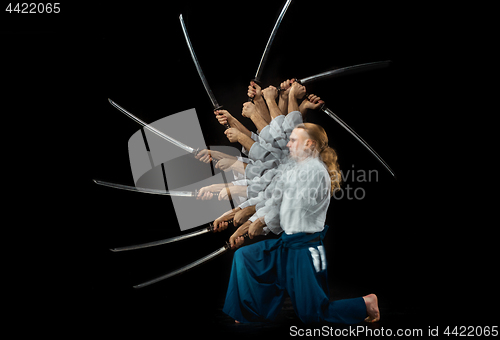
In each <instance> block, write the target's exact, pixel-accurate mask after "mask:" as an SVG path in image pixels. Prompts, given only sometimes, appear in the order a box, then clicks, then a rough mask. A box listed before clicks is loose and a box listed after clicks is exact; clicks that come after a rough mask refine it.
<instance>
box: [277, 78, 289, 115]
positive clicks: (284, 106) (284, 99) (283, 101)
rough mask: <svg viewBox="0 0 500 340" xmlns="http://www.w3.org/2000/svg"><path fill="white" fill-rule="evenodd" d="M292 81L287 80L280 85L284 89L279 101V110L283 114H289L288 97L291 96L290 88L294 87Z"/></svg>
mask: <svg viewBox="0 0 500 340" xmlns="http://www.w3.org/2000/svg"><path fill="white" fill-rule="evenodd" d="M291 81H293V79H292V80H290V79H287V80H285V81H284V82H282V83H281V84H280V87H281V88H282V89H284V90H283V91H281V92H280V95H279V99H278V108H279V109H280V111H281V112H286V113H288V96H289V94H290V88H291V87H292V86H291V85H290V84H291Z"/></svg>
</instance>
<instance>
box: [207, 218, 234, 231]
mask: <svg viewBox="0 0 500 340" xmlns="http://www.w3.org/2000/svg"><path fill="white" fill-rule="evenodd" d="M223 222H227V223H228V224H229V225H228V227H229V226H230V225H231V224H232V225H233V226H234V224H233V220H229V221H223ZM208 230H209V231H214V224H213V223H210V226H209V227H208Z"/></svg>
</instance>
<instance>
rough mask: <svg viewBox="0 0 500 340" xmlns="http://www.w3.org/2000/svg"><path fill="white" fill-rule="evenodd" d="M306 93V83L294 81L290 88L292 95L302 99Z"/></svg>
mask: <svg viewBox="0 0 500 340" xmlns="http://www.w3.org/2000/svg"><path fill="white" fill-rule="evenodd" d="M305 94H306V87H305V86H304V85H301V84H299V83H297V82H294V83H293V84H292V88H291V89H290V96H292V97H294V98H295V99H301V98H303V97H304V96H305Z"/></svg>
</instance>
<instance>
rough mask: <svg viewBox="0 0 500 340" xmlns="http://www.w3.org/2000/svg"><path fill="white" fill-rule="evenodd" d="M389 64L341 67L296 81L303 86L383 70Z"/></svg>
mask: <svg viewBox="0 0 500 340" xmlns="http://www.w3.org/2000/svg"><path fill="white" fill-rule="evenodd" d="M390 62H391V61H390V60H386V61H376V62H373V63H365V64H358V65H353V66H347V67H342V68H339V69H335V70H330V71H326V72H322V73H318V74H315V75H314V76H310V77H307V78H303V79H300V80H297V81H298V82H299V83H301V84H302V85H305V84H306V83H310V82H313V81H317V80H321V79H326V78H331V77H336V76H341V75H349V74H354V73H358V72H364V71H370V70H376V69H379V68H384V67H387V66H389V64H390Z"/></svg>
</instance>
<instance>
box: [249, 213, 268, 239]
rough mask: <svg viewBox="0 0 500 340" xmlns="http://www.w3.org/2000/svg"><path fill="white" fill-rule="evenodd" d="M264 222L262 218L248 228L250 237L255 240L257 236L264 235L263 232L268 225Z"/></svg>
mask: <svg viewBox="0 0 500 340" xmlns="http://www.w3.org/2000/svg"><path fill="white" fill-rule="evenodd" d="M263 220H264V218H263V217H261V218H258V219H256V220H255V221H254V222H253V223H252V224H250V227H249V228H248V237H250V238H251V239H253V238H254V237H255V236H259V235H261V234H262V230H263V229H264V227H265V226H266V223H265V222H264V221H263Z"/></svg>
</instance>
